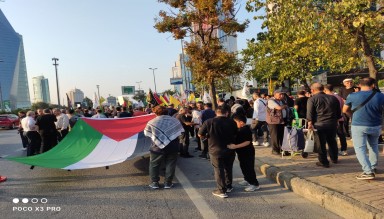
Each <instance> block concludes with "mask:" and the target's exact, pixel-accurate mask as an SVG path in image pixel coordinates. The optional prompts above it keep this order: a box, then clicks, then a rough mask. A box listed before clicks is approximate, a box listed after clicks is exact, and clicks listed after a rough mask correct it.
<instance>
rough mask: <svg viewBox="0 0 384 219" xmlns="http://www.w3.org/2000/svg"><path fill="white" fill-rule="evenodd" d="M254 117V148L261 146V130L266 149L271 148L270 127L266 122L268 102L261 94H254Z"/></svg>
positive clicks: (252, 126)
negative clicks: (259, 134)
mask: <svg viewBox="0 0 384 219" xmlns="http://www.w3.org/2000/svg"><path fill="white" fill-rule="evenodd" d="M252 97H253V100H254V102H253V116H252V125H251V128H252V131H253V135H252V144H253V145H254V146H258V145H260V143H259V141H258V140H257V139H258V137H259V136H258V133H259V130H260V129H261V130H262V131H263V145H264V146H265V147H268V146H269V142H268V127H267V126H268V125H267V122H266V105H267V103H266V101H265V100H263V98H261V97H260V95H259V93H253V94H252Z"/></svg>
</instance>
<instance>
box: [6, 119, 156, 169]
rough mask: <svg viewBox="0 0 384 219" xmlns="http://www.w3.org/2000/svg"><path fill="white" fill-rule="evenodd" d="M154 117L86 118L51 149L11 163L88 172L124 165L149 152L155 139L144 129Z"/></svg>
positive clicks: (15, 158) (78, 122)
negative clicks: (98, 168)
mask: <svg viewBox="0 0 384 219" xmlns="http://www.w3.org/2000/svg"><path fill="white" fill-rule="evenodd" d="M154 117H155V115H154V114H151V115H144V116H138V117H130V118H121V119H93V118H84V117H82V118H81V119H79V120H78V121H77V122H76V125H75V126H74V128H73V129H72V130H71V131H70V132H69V133H68V135H67V136H66V137H65V138H64V139H63V140H62V141H61V142H60V143H59V144H58V145H56V146H55V147H54V148H52V149H51V150H49V151H47V152H45V153H43V154H39V155H35V156H30V157H7V158H6V159H8V160H13V161H17V162H20V163H24V164H28V165H32V166H40V167H46V168H60V169H68V170H75V169H88V168H95V167H105V166H110V165H113V164H118V163H121V162H123V161H125V160H127V159H128V158H134V157H137V156H142V155H143V154H146V153H148V151H149V147H150V145H151V139H149V138H146V137H145V136H144V134H143V130H144V128H145V126H146V124H147V122H148V121H149V120H151V119H153V118H154Z"/></svg>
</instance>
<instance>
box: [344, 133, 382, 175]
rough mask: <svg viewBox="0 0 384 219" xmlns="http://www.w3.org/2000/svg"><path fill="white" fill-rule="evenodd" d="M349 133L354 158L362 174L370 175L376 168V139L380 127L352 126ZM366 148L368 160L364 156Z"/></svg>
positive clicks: (377, 151)
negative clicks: (350, 133) (357, 161)
mask: <svg viewBox="0 0 384 219" xmlns="http://www.w3.org/2000/svg"><path fill="white" fill-rule="evenodd" d="M351 132H352V139H353V147H354V148H355V153H356V157H357V159H358V160H359V163H360V165H361V166H362V168H363V171H364V173H366V174H370V173H372V172H373V171H372V170H373V169H374V168H376V167H377V160H378V158H379V146H378V139H379V136H380V134H381V126H374V127H370V126H352V127H351ZM367 146H368V153H369V158H368V157H367V155H366V151H367Z"/></svg>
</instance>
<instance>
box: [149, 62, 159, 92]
mask: <svg viewBox="0 0 384 219" xmlns="http://www.w3.org/2000/svg"><path fill="white" fill-rule="evenodd" d="M149 69H150V70H152V73H153V82H154V83H155V93H157V90H156V78H155V70H156V69H157V68H149Z"/></svg>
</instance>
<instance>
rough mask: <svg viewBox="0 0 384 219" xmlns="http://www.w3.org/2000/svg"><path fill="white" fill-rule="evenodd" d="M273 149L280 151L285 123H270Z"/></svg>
mask: <svg viewBox="0 0 384 219" xmlns="http://www.w3.org/2000/svg"><path fill="white" fill-rule="evenodd" d="M268 127H269V134H270V135H271V145H272V151H276V152H278V153H280V151H281V145H282V144H283V138H284V124H273V125H272V124H268Z"/></svg>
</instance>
